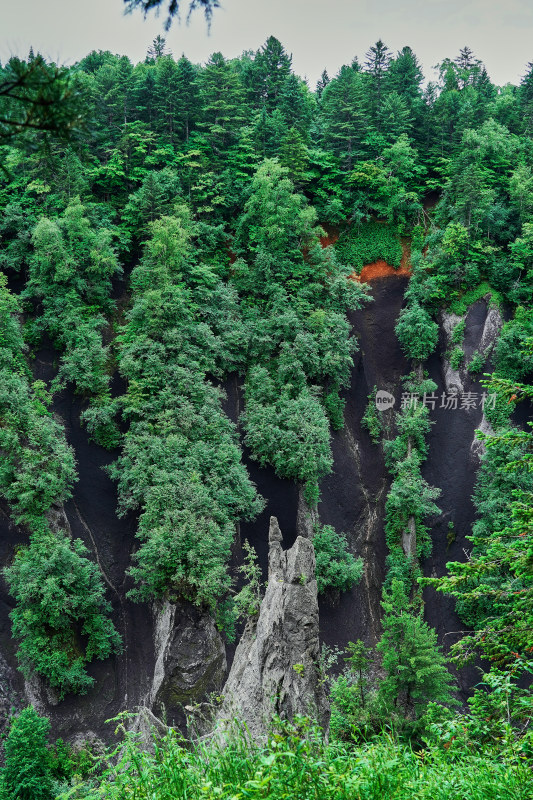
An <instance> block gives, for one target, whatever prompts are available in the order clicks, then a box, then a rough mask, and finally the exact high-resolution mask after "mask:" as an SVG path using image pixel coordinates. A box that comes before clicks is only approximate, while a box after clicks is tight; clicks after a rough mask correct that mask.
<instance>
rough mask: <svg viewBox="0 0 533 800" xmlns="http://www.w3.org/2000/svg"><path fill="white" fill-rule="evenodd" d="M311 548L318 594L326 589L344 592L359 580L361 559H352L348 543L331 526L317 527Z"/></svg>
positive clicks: (343, 536) (361, 565)
mask: <svg viewBox="0 0 533 800" xmlns="http://www.w3.org/2000/svg"><path fill="white" fill-rule="evenodd" d="M313 547H314V548H315V558H316V581H317V585H318V591H319V592H325V591H326V590H327V589H340V591H341V592H346V591H348V590H349V589H351V588H352V586H354V585H355V584H356V583H358V582H359V581H360V580H361V576H362V574H363V559H362V558H357V559H356V558H354V556H353V555H352V554H351V553H350V552H349V551H348V542H347V540H346V536H345V535H344V534H343V533H337V532H336V531H335V529H334V528H333V527H332V526H331V525H317V526H316V527H315V531H314V535H313Z"/></svg>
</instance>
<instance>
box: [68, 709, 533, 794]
mask: <svg viewBox="0 0 533 800" xmlns="http://www.w3.org/2000/svg"><path fill="white" fill-rule="evenodd" d="M121 728H122V726H121ZM122 729H123V728H122ZM124 737H125V740H124V742H123V745H122V747H121V749H120V750H119V751H118V752H117V754H116V755H117V758H115V759H114V760H112V761H111V765H109V761H108V762H107V763H105V762H104V765H103V766H104V767H105V772H104V773H103V775H102V776H101V777H99V778H98V779H97V780H96V781H95V782H94V783H93V785H91V784H89V783H87V784H81V785H79V786H78V787H77V788H76V789H75V790H74V792H75V795H74V796H76V797H77V798H79V800H98V799H99V798H104V797H105V798H106V800H119V798H123V797H127V796H128V795H131V796H133V797H135V796H137V797H139V798H143V797H150V798H151V800H164V798H167V797H172V798H173V800H200V798H208V799H209V800H214V798H221V800H231V799H232V798H235V797H239V796H240V795H243V796H246V797H249V798H252V799H254V800H255V799H257V800H259V798H269V799H270V800H284V799H285V798H289V797H301V798H313V800H345V798H347V797H364V798H366V799H367V800H382V798H384V797H394V798H397V800H412V798H413V797H416V798H419V799H420V800H434V798H437V797H439V798H441V797H442V798H454V797H457V796H460V797H461V798H464V800H502V798H504V797H505V798H508V800H526V798H527V795H528V782H529V776H528V764H527V762H526V763H524V762H521V761H520V759H518V758H516V757H515V755H514V752H513V748H512V745H511V744H510V743H507V742H506V743H503V744H502V745H500V746H498V747H497V748H488V747H484V748H483V749H482V750H480V749H479V748H478V747H476V748H471V749H470V750H469V749H466V750H463V751H461V752H459V753H457V754H453V755H451V754H449V753H448V751H447V750H446V748H445V747H443V746H442V744H441V743H439V742H436V741H435V740H434V739H433V740H432V742H431V745H430V746H428V747H427V748H426V749H424V750H420V749H416V748H413V747H411V746H410V745H409V744H401V743H399V742H398V741H397V740H396V739H395V738H394V737H393V736H391V735H390V734H382V735H381V736H379V737H377V738H376V739H375V740H374V741H372V742H370V743H366V744H362V745H359V746H354V744H353V743H346V744H345V743H342V742H339V741H335V742H332V743H331V744H326V743H325V742H324V740H323V738H322V735H321V732H320V731H319V730H317V728H316V726H314V725H313V723H312V722H310V721H309V720H306V719H303V718H296V719H295V720H294V721H293V722H286V721H284V722H282V721H279V720H278V721H276V722H275V723H274V726H273V729H272V731H271V732H270V735H269V736H268V740H267V741H266V742H265V743H264V744H260V745H259V744H253V743H251V742H250V741H249V739H248V738H247V736H246V734H245V732H243V731H239V729H238V727H237V730H236V732H235V733H233V734H232V735H229V736H227V737H226V739H225V741H224V744H223V745H219V744H217V743H216V741H211V742H201V743H197V744H194V745H192V746H191V744H190V743H189V742H186V741H185V740H184V739H182V738H181V736H180V734H179V733H176V731H174V730H170V731H169V733H168V734H167V735H166V736H164V737H163V738H162V739H161V738H156V735H155V734H154V745H155V747H154V748H153V749H151V750H143V749H141V746H140V744H139V742H138V741H137V739H136V737H135V734H133V733H131V732H125V733H124ZM154 750H155V752H154ZM472 776H475V780H472ZM502 791H503V794H502Z"/></svg>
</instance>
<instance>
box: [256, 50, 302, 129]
mask: <svg viewBox="0 0 533 800" xmlns="http://www.w3.org/2000/svg"><path fill="white" fill-rule="evenodd" d="M291 63H292V56H290V55H289V54H288V53H287V52H286V51H285V48H284V47H283V45H282V44H281V42H280V41H279V40H278V39H276V37H275V36H269V38H268V39H267V40H266V42H265V44H264V45H263V46H262V47H261V49H260V50H258V51H257V54H256V56H255V60H254V70H253V72H254V80H253V83H254V94H255V103H256V105H257V106H258V107H259V108H261V107H262V106H265V108H266V110H267V112H269V113H272V112H273V111H274V109H275V108H276V106H277V103H278V98H279V95H280V92H281V89H282V87H283V86H284V84H285V82H286V80H287V78H288V77H289V75H290V74H291Z"/></svg>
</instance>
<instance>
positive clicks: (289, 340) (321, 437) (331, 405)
mask: <svg viewBox="0 0 533 800" xmlns="http://www.w3.org/2000/svg"><path fill="white" fill-rule="evenodd" d="M321 234H322V230H321V229H320V228H318V227H317V225H316V212H315V210H314V209H312V208H311V207H310V206H308V205H307V204H306V202H305V200H304V198H303V197H302V196H301V195H299V194H297V193H296V192H295V191H294V186H293V184H292V183H291V181H290V180H289V179H288V177H287V172H286V170H284V169H283V167H281V166H280V165H279V164H278V163H277V162H275V161H272V160H267V161H265V162H264V163H263V165H262V166H261V167H260V168H259V169H258V170H257V173H256V175H255V176H254V178H253V181H252V185H251V193H250V197H249V199H248V201H247V203H246V205H245V208H244V214H243V215H242V217H241V219H240V221H239V226H238V231H237V244H238V246H239V248H240V249H241V251H242V252H243V253H244V254H246V258H240V259H239V260H238V261H236V263H235V276H234V278H233V280H234V283H235V286H236V288H237V290H238V292H239V295H240V297H241V308H242V314H243V323H244V326H245V331H246V333H245V335H246V336H247V357H248V372H247V375H246V383H245V401H246V402H245V411H244V414H243V417H242V419H243V423H244V429H245V443H246V444H247V445H248V446H249V447H250V449H251V451H252V457H253V458H255V459H257V460H258V461H259V462H260V463H261V464H266V463H270V464H272V465H273V466H274V468H275V470H276V472H277V474H278V475H280V476H282V477H286V478H291V479H293V480H297V481H299V482H301V483H303V484H304V492H305V496H306V499H307V501H308V502H309V503H310V504H311V505H316V503H317V502H318V499H319V480H320V478H321V477H323V476H324V475H326V474H327V473H328V472H329V471H330V469H331V464H332V456H331V450H330V444H329V421H328V416H329V417H330V419H331V421H332V424H333V425H334V427H341V425H342V423H343V418H342V410H343V402H342V400H341V398H340V396H339V389H340V388H341V387H343V386H346V385H347V381H348V377H349V370H350V366H351V364H352V353H353V351H354V349H355V342H354V340H353V339H352V338H350V327H349V324H348V321H347V319H346V317H345V312H346V310H347V309H349V308H358V307H359V306H360V305H361V304H362V302H363V301H364V300H366V299H367V298H366V295H365V293H364V291H363V290H361V288H360V287H358V286H356V285H355V284H354V283H353V282H351V281H348V280H346V278H347V270H346V268H344V267H342V266H341V265H339V264H338V263H337V262H336V260H335V257H334V254H333V252H332V251H331V249H330V248H326V249H323V248H322V247H321V245H320V235H321ZM324 384H326V385H327V390H326V391H325V392H324Z"/></svg>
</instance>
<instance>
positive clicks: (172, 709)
mask: <svg viewBox="0 0 533 800" xmlns="http://www.w3.org/2000/svg"><path fill="white" fill-rule="evenodd" d="M155 654H156V661H155V668H154V678H153V682H152V687H151V689H150V693H149V696H148V699H147V705H148V707H149V708H150V709H151V710H152V711H153V712H154V713H155V714H156V715H157V716H158V717H161V718H163V719H165V721H166V722H168V723H169V724H170V725H176V724H180V723H182V722H183V709H184V706H185V705H186V704H187V703H198V702H200V701H201V700H203V699H204V698H205V697H207V696H208V695H209V694H210V693H211V692H216V691H220V688H221V686H222V683H223V681H224V677H225V675H226V651H225V648H224V643H223V641H222V638H221V636H220V634H219V632H218V631H217V629H216V627H215V623H214V621H213V618H212V617H211V616H210V615H209V614H208V613H206V612H205V611H202V609H200V608H198V607H197V606H194V605H193V604H192V603H187V602H181V603H178V604H177V605H174V604H171V603H164V604H163V605H162V606H161V607H158V608H157V609H156V624H155Z"/></svg>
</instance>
